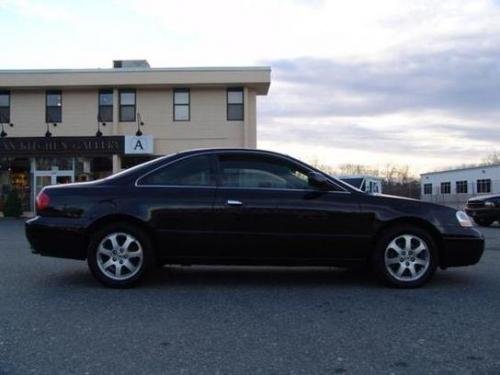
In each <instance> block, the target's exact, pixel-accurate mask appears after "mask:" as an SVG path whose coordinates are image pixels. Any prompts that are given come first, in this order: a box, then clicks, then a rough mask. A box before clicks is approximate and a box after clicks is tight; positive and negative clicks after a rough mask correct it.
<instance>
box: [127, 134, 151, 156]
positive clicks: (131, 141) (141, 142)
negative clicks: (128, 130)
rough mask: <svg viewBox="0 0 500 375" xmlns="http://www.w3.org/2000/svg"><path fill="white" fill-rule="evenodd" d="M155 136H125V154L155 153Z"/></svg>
mask: <svg viewBox="0 0 500 375" xmlns="http://www.w3.org/2000/svg"><path fill="white" fill-rule="evenodd" d="M153 143H154V142H153V136H152V135H141V136H140V137H137V136H131V135H126V136H125V154H129V155H146V154H152V153H153Z"/></svg>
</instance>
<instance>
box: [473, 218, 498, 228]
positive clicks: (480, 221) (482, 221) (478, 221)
mask: <svg viewBox="0 0 500 375" xmlns="http://www.w3.org/2000/svg"><path fill="white" fill-rule="evenodd" d="M494 221H495V220H494V219H486V218H479V217H475V218H474V222H475V223H476V224H477V225H479V226H481V227H489V226H490V225H491V224H493V222H494Z"/></svg>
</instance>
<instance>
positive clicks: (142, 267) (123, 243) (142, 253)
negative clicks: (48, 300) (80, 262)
mask: <svg viewBox="0 0 500 375" xmlns="http://www.w3.org/2000/svg"><path fill="white" fill-rule="evenodd" d="M152 258H153V257H152V246H151V241H150V239H149V237H148V235H147V234H146V233H144V231H142V230H141V229H139V228H137V227H136V226H133V225H130V224H128V223H118V224H112V225H110V226H107V227H106V228H104V229H103V230H101V231H99V232H98V233H96V234H95V235H94V236H92V239H91V241H90V245H89V249H88V255H87V263H88V265H89V268H90V270H91V271H92V274H93V275H94V276H95V277H96V278H97V280H99V281H100V282H101V283H103V284H104V285H106V286H109V287H114V288H127V287H131V286H133V285H135V284H136V283H137V282H138V281H139V280H140V279H141V278H142V276H143V275H144V273H145V272H146V270H147V269H149V268H150V265H151V263H152Z"/></svg>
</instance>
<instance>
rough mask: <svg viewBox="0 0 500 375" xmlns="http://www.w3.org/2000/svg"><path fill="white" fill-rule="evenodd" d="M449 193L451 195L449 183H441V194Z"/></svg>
mask: <svg viewBox="0 0 500 375" xmlns="http://www.w3.org/2000/svg"><path fill="white" fill-rule="evenodd" d="M450 193H451V183H450V182H441V194H450Z"/></svg>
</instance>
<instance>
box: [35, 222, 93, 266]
mask: <svg viewBox="0 0 500 375" xmlns="http://www.w3.org/2000/svg"><path fill="white" fill-rule="evenodd" d="M25 232H26V238H27V239H28V242H29V243H30V245H31V249H32V252H33V253H34V254H40V255H45V256H52V257H58V258H71V259H85V258H86V257H87V247H88V238H87V236H86V235H85V231H84V229H83V227H82V226H80V225H79V223H78V222H75V220H74V219H68V218H52V217H41V216H36V217H34V218H32V219H29V220H28V221H26V223H25Z"/></svg>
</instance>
